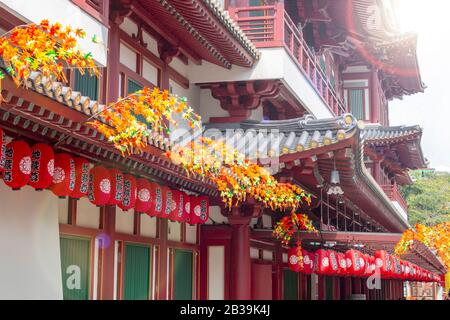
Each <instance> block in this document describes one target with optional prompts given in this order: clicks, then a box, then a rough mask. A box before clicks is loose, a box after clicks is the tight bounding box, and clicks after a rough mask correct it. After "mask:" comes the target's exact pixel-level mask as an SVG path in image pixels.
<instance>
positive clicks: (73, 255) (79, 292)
mask: <svg viewBox="0 0 450 320" xmlns="http://www.w3.org/2000/svg"><path fill="white" fill-rule="evenodd" d="M59 245H60V250H61V273H62V284H63V298H64V300H88V299H89V274H90V247H91V245H90V241H89V240H87V239H80V238H64V237H61V238H60V239H59ZM78 280H79V281H78Z"/></svg>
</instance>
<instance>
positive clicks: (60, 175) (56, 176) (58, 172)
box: [53, 167, 66, 184]
mask: <svg viewBox="0 0 450 320" xmlns="http://www.w3.org/2000/svg"><path fill="white" fill-rule="evenodd" d="M65 178H66V173H65V172H64V169H63V168H61V167H56V168H55V170H54V171H53V183H55V184H57V183H61V182H63V181H64V179H65Z"/></svg>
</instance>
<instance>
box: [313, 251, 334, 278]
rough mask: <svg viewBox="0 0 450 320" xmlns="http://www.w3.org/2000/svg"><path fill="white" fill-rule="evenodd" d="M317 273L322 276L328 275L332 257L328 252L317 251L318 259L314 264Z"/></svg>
mask: <svg viewBox="0 0 450 320" xmlns="http://www.w3.org/2000/svg"><path fill="white" fill-rule="evenodd" d="M314 265H315V272H316V273H317V274H320V275H325V274H328V272H329V270H330V257H329V256H328V251H327V250H324V249H319V250H317V251H316V259H315V262H314Z"/></svg>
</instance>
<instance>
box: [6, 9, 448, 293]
mask: <svg viewBox="0 0 450 320" xmlns="http://www.w3.org/2000/svg"><path fill="white" fill-rule="evenodd" d="M382 3H383V5H382V6H381V5H379V2H378V1H375V0H373V1H372V0H355V1H345V0H335V1H319V0H308V1H307V0H298V1H284V2H283V1H259V0H258V1H253V0H249V1H244V0H243V1H240V0H235V1H227V0H225V1H212V0H193V1H188V2H187V1H183V0H135V1H128V0H114V1H108V0H103V1H91V0H58V1H50V0H43V1H39V3H37V2H36V3H35V2H33V3H30V1H25V0H10V1H8V0H2V1H0V28H1V30H2V32H3V31H6V30H10V29H11V28H13V27H14V26H17V25H21V24H24V23H29V22H39V21H40V20H42V19H49V20H51V21H55V22H56V21H58V22H60V23H62V24H70V25H72V26H73V27H82V28H84V29H85V30H86V32H87V34H88V35H93V34H95V35H97V36H98V37H99V41H100V42H101V43H103V44H104V45H98V46H93V45H92V43H88V42H86V43H81V46H82V48H83V49H84V50H85V51H87V52H92V54H93V56H94V57H95V59H96V62H97V63H98V65H99V66H102V77H101V78H100V79H96V78H91V77H88V76H83V75H81V74H80V73H78V72H77V71H68V76H69V79H70V81H69V84H67V86H66V87H64V88H63V90H62V91H61V92H59V91H56V90H55V89H54V88H53V87H51V88H46V87H45V84H41V83H39V84H37V85H35V84H32V88H31V90H25V89H23V88H17V87H16V86H15V85H14V83H13V82H12V81H11V79H9V78H6V79H4V80H3V83H2V93H3V96H4V98H5V99H4V102H3V103H2V105H1V107H0V127H1V128H3V129H4V130H5V132H6V134H7V136H8V140H11V139H17V138H20V139H23V140H26V141H27V142H29V143H30V144H31V143H34V142H40V141H44V142H47V143H49V144H54V143H56V142H57V141H58V140H59V139H60V138H61V137H62V135H66V134H68V133H70V138H69V139H66V140H64V143H61V144H59V145H58V150H61V151H65V152H69V153H71V154H73V155H77V156H83V157H86V158H88V159H89V160H90V161H92V162H93V163H99V164H103V165H105V166H108V167H115V168H119V169H120V170H122V171H124V172H127V173H131V174H133V175H136V176H140V177H144V178H147V179H150V180H152V181H155V182H157V183H160V184H162V185H166V186H169V187H171V188H173V189H180V190H183V191H186V192H188V193H189V194H192V195H207V196H208V197H209V202H210V208H209V210H210V219H209V221H208V222H207V223H206V224H205V225H201V226H200V225H189V224H187V223H178V222H173V221H169V220H168V219H160V218H151V217H149V216H147V215H145V214H138V213H132V212H124V211H122V210H121V209H120V208H118V207H115V206H106V207H101V208H97V207H96V206H94V205H92V204H91V203H90V202H89V201H88V200H87V198H82V199H81V200H78V201H76V200H74V199H70V198H69V199H58V198H57V197H56V196H54V195H53V194H52V193H51V192H49V191H42V192H35V191H34V190H33V189H31V188H30V187H28V186H27V187H25V188H23V189H22V190H20V191H12V190H10V189H9V188H7V187H6V186H5V185H4V184H3V183H0V203H1V204H2V209H1V210H0V238H1V240H2V241H0V255H1V256H2V257H4V259H5V263H2V264H1V265H0V283H2V287H1V288H0V298H3V299H11V298H28V299H62V298H66V299H288V298H290V299H347V298H350V297H351V295H352V294H365V295H366V298H368V299H398V298H399V297H401V296H403V283H402V282H401V281H399V280H383V283H382V288H381V289H380V290H367V288H366V286H365V284H364V283H365V280H364V279H362V278H351V277H326V276H317V275H315V274H313V275H304V274H293V273H292V272H291V271H289V270H288V267H287V250H288V248H286V247H283V246H281V245H280V244H279V243H278V242H276V241H274V240H273V238H272V226H273V223H274V222H275V221H276V219H277V218H278V217H279V214H277V213H274V212H271V211H269V210H263V209H261V208H260V207H259V206H257V205H255V204H251V203H246V204H244V205H243V206H242V207H238V208H233V209H232V210H231V211H230V210H228V209H223V208H222V207H221V201H220V199H219V198H218V193H217V191H216V189H215V187H214V186H213V185H212V184H209V183H208V182H204V181H202V180H201V179H196V178H195V177H187V176H186V175H185V174H184V172H183V170H182V168H180V167H177V166H175V165H173V164H172V163H170V161H168V160H167V159H164V157H163V156H162V151H166V150H169V149H170V148H171V147H172V146H173V145H175V144H179V143H184V142H186V134H184V135H183V134H180V131H177V132H175V133H174V134H173V135H171V136H155V137H152V138H151V141H150V143H151V145H152V152H149V153H144V154H141V155H137V156H133V157H128V158H124V157H122V156H121V155H120V153H119V152H117V150H114V148H113V147H112V146H111V145H110V144H108V143H107V141H106V140H105V139H104V137H102V136H101V135H99V134H97V133H96V132H95V130H94V129H93V128H91V127H89V126H87V125H86V124H85V123H84V121H86V119H88V117H90V116H91V115H92V114H94V113H95V112H96V111H97V110H99V108H101V107H102V105H104V104H106V103H108V102H112V101H116V100H117V99H118V98H119V97H121V96H125V95H127V94H130V93H132V92H134V91H136V90H139V89H141V88H142V87H144V86H146V87H155V86H157V87H160V88H162V89H167V90H170V92H172V93H173V94H178V95H180V96H186V97H187V98H188V101H189V103H190V104H191V106H192V107H193V108H194V109H195V111H196V112H197V113H199V114H200V115H201V116H202V118H203V120H204V123H205V128H206V129H213V131H211V130H208V132H216V133H217V132H219V133H225V132H226V130H229V129H233V130H236V131H233V132H234V134H233V136H232V137H231V138H232V139H234V140H232V141H235V142H236V143H238V142H239V143H240V144H241V146H240V147H242V151H243V152H244V153H246V155H247V156H248V157H250V158H257V159H259V161H260V162H264V161H270V159H272V158H274V157H275V158H276V159H277V161H278V162H277V163H278V166H277V171H276V173H277V177H278V178H279V179H280V180H284V181H292V182H295V183H297V184H299V185H301V186H302V187H304V188H305V189H306V190H307V191H308V192H310V193H311V194H312V195H313V203H312V207H311V209H309V211H308V212H307V213H308V215H309V216H310V217H311V219H312V220H313V221H314V222H315V225H316V227H317V228H318V229H320V230H321V231H322V232H321V234H320V236H314V235H309V234H303V235H301V238H302V241H303V244H304V246H305V247H306V248H308V249H310V250H315V249H318V248H320V247H325V246H328V247H330V246H333V248H334V249H336V250H347V249H348V248H352V247H355V246H356V247H358V248H361V250H362V251H365V252H368V253H372V252H373V251H374V250H378V249H385V250H388V251H391V250H392V248H393V246H394V245H395V243H396V242H397V241H398V240H399V238H400V233H401V232H402V231H404V230H406V229H407V228H408V227H409V225H408V213H407V205H406V203H405V201H404V199H403V198H402V196H401V194H400V192H399V189H398V186H399V185H403V184H408V183H412V181H411V179H410V177H409V175H408V170H409V169H419V168H425V167H426V166H427V161H426V159H425V157H424V155H423V154H422V151H421V148H420V139H421V134H422V131H421V129H420V128H419V127H416V126H414V127H389V109H388V102H389V100H392V99H396V98H401V97H402V96H404V95H407V94H415V93H418V92H422V91H423V90H424V85H423V84H422V81H421V79H420V72H419V67H418V64H417V57H416V51H415V49H416V47H415V45H416V38H415V35H413V34H407V35H403V34H399V33H398V32H397V29H396V26H395V21H394V19H393V18H392V12H391V9H390V6H389V3H388V2H387V1H383V2H382ZM50 8H51V9H50ZM374 15H375V17H376V19H374ZM68 87H70V88H71V90H72V93H71V94H70V95H67V94H64V93H67V90H69V89H68ZM12 106H14V107H12ZM185 129H186V132H187V133H189V132H188V129H187V128H185ZM268 130H269V132H270V130H277V131H278V135H270V134H268V133H267V132H268ZM186 132H185V133H186ZM187 136H188V137H189V134H188V135H187ZM236 146H237V147H239V145H236ZM335 172H338V173H337V174H338V176H339V178H340V179H339V181H336V179H335V178H334V179H333V175H334V176H336V173H335ZM336 182H338V185H339V187H340V188H341V189H342V191H343V192H344V194H343V195H339V196H338V195H336V194H329V192H328V191H329V190H330V186H332V185H335V184H336ZM413 251H414V252H412V253H411V254H410V255H407V256H406V257H405V258H406V260H410V261H412V262H414V263H416V264H418V265H420V266H422V267H424V268H426V269H428V270H430V271H433V272H436V273H444V272H445V268H444V267H443V265H442V263H441V262H440V261H439V260H438V259H437V258H436V256H435V255H434V254H433V253H432V252H431V251H429V250H428V249H427V248H426V247H424V246H421V245H419V244H417V245H416V246H415V248H414V250H413ZM71 265H78V266H80V267H81V274H82V277H81V278H82V285H81V288H80V289H77V290H73V289H72V290H70V289H69V288H68V287H67V285H66V284H67V279H68V277H69V276H70V272H68V267H70V266H71ZM262 280H263V281H262Z"/></svg>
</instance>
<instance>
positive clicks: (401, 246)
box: [395, 222, 450, 270]
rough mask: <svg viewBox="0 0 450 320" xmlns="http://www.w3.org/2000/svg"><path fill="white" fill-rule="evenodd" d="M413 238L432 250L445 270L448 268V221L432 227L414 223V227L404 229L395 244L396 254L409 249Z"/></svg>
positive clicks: (449, 225)
mask: <svg viewBox="0 0 450 320" xmlns="http://www.w3.org/2000/svg"><path fill="white" fill-rule="evenodd" d="M414 240H416V241H420V242H422V243H423V244H425V245H426V246H427V247H429V248H430V249H432V250H434V251H435V252H436V254H437V256H438V257H439V258H440V259H441V260H442V262H443V263H444V265H445V266H446V268H447V270H450V222H443V223H440V224H437V225H435V226H433V227H429V226H425V225H422V224H416V225H415V228H414V229H409V230H406V231H405V232H404V233H403V235H402V238H401V240H400V241H399V242H398V243H397V245H396V246H395V253H396V254H397V255H402V254H405V253H407V252H408V251H409V249H410V248H411V246H412V245H413V243H414Z"/></svg>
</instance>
